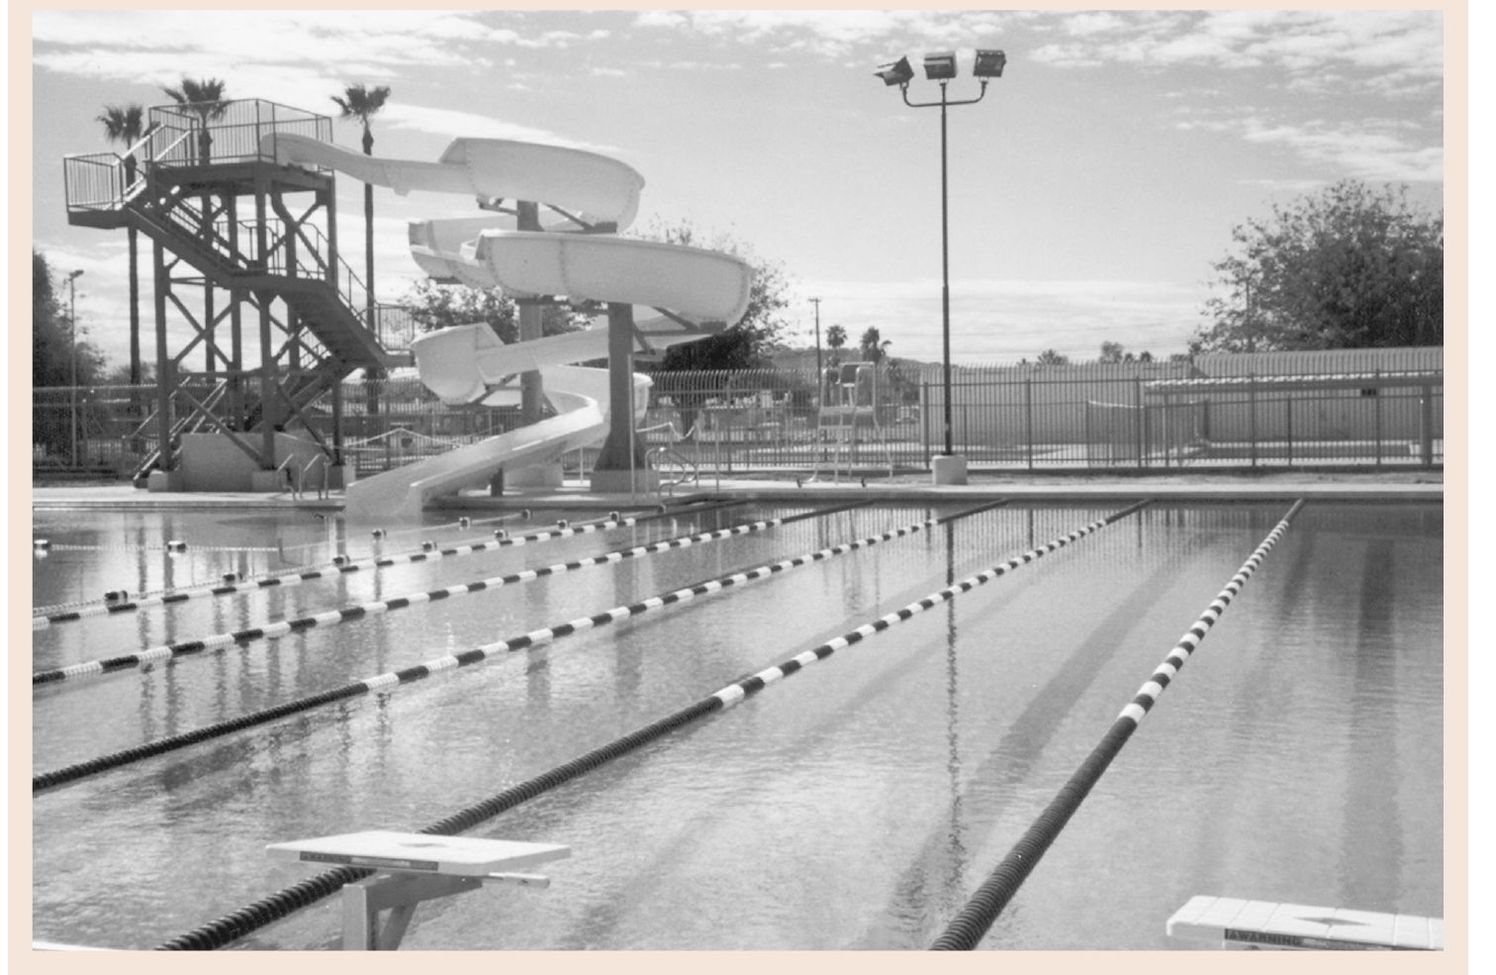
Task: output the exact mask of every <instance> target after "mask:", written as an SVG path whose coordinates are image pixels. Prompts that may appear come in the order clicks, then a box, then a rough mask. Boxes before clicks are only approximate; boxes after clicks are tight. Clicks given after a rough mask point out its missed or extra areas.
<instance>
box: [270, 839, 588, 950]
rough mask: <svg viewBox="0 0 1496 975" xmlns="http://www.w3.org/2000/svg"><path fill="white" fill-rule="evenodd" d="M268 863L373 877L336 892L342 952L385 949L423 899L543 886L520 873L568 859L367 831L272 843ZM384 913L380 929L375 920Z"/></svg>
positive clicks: (541, 879)
mask: <svg viewBox="0 0 1496 975" xmlns="http://www.w3.org/2000/svg"><path fill="white" fill-rule="evenodd" d="M266 849H267V850H268V851H269V853H270V855H271V856H272V857H275V858H277V859H281V860H296V861H299V862H303V863H326V864H336V865H338V866H351V867H366V868H368V869H371V870H376V871H379V872H378V873H376V874H375V875H374V876H372V877H368V878H366V879H364V880H360V881H356V882H354V883H351V884H348V885H346V886H344V887H343V948H344V950H353V951H373V950H392V949H395V948H398V947H400V940H401V939H402V938H403V937H404V936H405V930H406V928H407V927H408V926H409V925H410V920H411V917H412V916H413V915H414V914H415V909H416V905H417V904H419V903H420V902H421V901H424V900H432V899H434V898H437V897H448V896H451V895H453V894H460V893H463V892H464V891H469V890H477V889H478V888H479V887H482V886H483V885H484V884H486V883H502V884H516V885H519V886H522V887H548V886H550V878H549V877H545V876H541V875H538V874H533V873H515V872H514V871H515V870H521V869H525V868H529V867H534V866H537V865H539V864H541V863H547V862H549V861H551V860H559V859H562V858H564V857H568V856H570V855H571V848H570V847H566V846H558V845H556V844H553V843H519V842H514V841H512V840H490V839H480V838H476V837H470V836H431V835H427V834H425V833H399V832H391V831H386V830H369V831H366V832H362V833H343V834H340V835H337V836H320V837H316V838H314V839H309V840H293V841H291V842H287V843H272V844H270V846H268V847H266ZM385 910H387V911H389V912H390V913H389V917H388V918H387V919H386V920H385V923H384V924H383V925H382V926H381V925H380V923H379V913H380V912H381V911H385Z"/></svg>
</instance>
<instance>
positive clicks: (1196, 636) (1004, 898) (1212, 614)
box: [930, 498, 1304, 951]
mask: <svg viewBox="0 0 1496 975" xmlns="http://www.w3.org/2000/svg"><path fill="white" fill-rule="evenodd" d="M1303 506H1304V499H1302V498H1300V499H1299V500H1298V501H1296V502H1294V504H1293V507H1291V508H1289V509H1288V512H1287V513H1286V514H1285V515H1284V516H1283V518H1282V520H1281V521H1279V522H1278V524H1277V526H1276V527H1274V528H1273V530H1272V531H1271V532H1269V533H1268V535H1267V537H1266V538H1264V539H1263V540H1262V543H1261V544H1260V545H1258V546H1257V548H1256V550H1255V551H1253V552H1252V555H1251V557H1250V558H1248V559H1247V561H1246V562H1245V563H1243V564H1242V567H1241V568H1240V569H1238V570H1237V572H1236V575H1234V576H1232V577H1231V580H1230V581H1229V582H1228V583H1227V584H1226V588H1224V589H1222V590H1221V591H1220V593H1219V594H1218V595H1217V596H1216V597H1215V599H1213V600H1211V602H1210V605H1209V606H1208V607H1207V608H1206V609H1205V612H1203V613H1202V614H1200V617H1199V619H1197V620H1196V621H1195V623H1194V625H1193V626H1191V627H1190V628H1189V630H1187V631H1186V632H1185V634H1184V636H1182V637H1181V638H1180V639H1179V642H1178V643H1177V644H1176V645H1175V647H1174V649H1173V650H1171V651H1170V652H1169V655H1168V656H1167V657H1166V658H1164V662H1163V663H1161V664H1159V665H1158V667H1157V669H1155V670H1154V671H1153V675H1152V676H1151V677H1149V678H1148V680H1147V681H1146V682H1145V683H1144V684H1143V686H1142V687H1141V688H1139V690H1138V692H1137V694H1136V695H1135V696H1134V697H1133V699H1132V700H1131V701H1129V702H1128V703H1127V706H1126V707H1124V708H1123V709H1122V713H1121V714H1119V715H1117V718H1116V720H1115V721H1113V723H1112V726H1111V728H1110V729H1108V730H1107V732H1106V734H1105V735H1104V736H1103V737H1102V739H1101V741H1100V743H1099V744H1097V745H1096V747H1095V748H1094V749H1093V750H1092V751H1091V754H1090V755H1088V756H1087V757H1086V759H1085V761H1083V762H1082V763H1081V765H1080V767H1079V768H1077V769H1076V770H1075V772H1074V773H1073V774H1072V775H1071V776H1070V778H1069V780H1068V781H1066V783H1065V784H1064V785H1063V786H1061V787H1060V791H1059V792H1058V793H1057V794H1056V795H1055V797H1054V799H1052V800H1051V801H1050V803H1049V805H1048V806H1046V807H1045V808H1044V811H1043V812H1041V813H1040V814H1039V817H1038V818H1037V819H1035V820H1034V822H1033V824H1032V825H1030V826H1029V828H1028V830H1027V831H1025V832H1024V834H1023V836H1022V837H1021V838H1020V839H1019V840H1018V842H1017V843H1015V844H1014V845H1013V848H1012V849H1011V850H1010V851H1009V852H1008V855H1007V856H1005V857H1004V858H1003V859H1002V862H1000V863H999V864H998V865H997V867H996V868H995V869H994V870H993V871H992V873H991V874H990V875H989V876H988V878H987V880H986V881H985V882H984V883H983V884H982V886H981V887H979V888H978V889H977V890H976V892H975V893H973V894H972V896H971V898H970V899H969V900H968V901H967V902H966V904H965V906H964V907H962V908H961V910H960V911H959V912H958V913H957V915H956V917H955V918H954V919H952V921H951V922H950V924H949V925H947V926H946V929H945V930H944V931H943V932H942V933H941V934H940V936H939V937H938V938H936V939H935V941H934V943H933V944H931V946H930V947H931V949H932V950H935V951H971V950H973V949H975V948H976V946H977V945H978V944H979V943H980V942H981V940H982V938H983V937H985V936H986V934H987V931H988V930H989V929H990V928H991V927H992V924H993V922H994V921H996V920H997V917H998V915H999V914H1001V913H1002V910H1003V908H1004V907H1006V906H1007V904H1008V902H1009V901H1010V900H1012V898H1013V895H1015V894H1016V893H1018V888H1019V887H1021V886H1022V885H1023V882H1024V881H1025V880H1026V879H1028V876H1029V874H1030V873H1032V872H1033V869H1034V868H1035V867H1036V866H1038V865H1039V861H1040V860H1041V859H1042V858H1043V857H1044V854H1045V852H1046V851H1047V850H1048V849H1049V847H1050V844H1052V843H1053V842H1054V841H1055V839H1057V838H1058V837H1059V835H1060V832H1061V831H1062V830H1063V829H1064V828H1065V824H1066V823H1068V822H1069V821H1070V817H1071V816H1073V815H1074V814H1075V811H1076V810H1077V809H1079V808H1080V805H1081V803H1082V802H1084V801H1085V798H1086V796H1087V795H1088V794H1089V793H1090V791H1091V789H1092V787H1094V786H1095V785H1096V783H1097V781H1099V780H1100V779H1101V776H1102V774H1103V773H1104V772H1105V771H1106V770H1107V767H1108V766H1109V765H1111V763H1112V759H1114V758H1115V757H1116V756H1117V753H1118V752H1120V751H1121V750H1122V746H1123V745H1125V744H1126V743H1127V740H1128V738H1130V737H1131V736H1132V733H1133V732H1134V731H1136V730H1137V727H1138V725H1139V724H1141V723H1142V721H1143V718H1145V717H1147V715H1148V712H1149V710H1151V709H1152V707H1153V705H1154V703H1155V702H1156V701H1157V700H1158V697H1159V695H1160V694H1162V693H1163V692H1164V689H1165V688H1167V687H1168V686H1169V684H1170V682H1171V681H1172V680H1173V679H1174V678H1175V677H1176V676H1177V675H1178V674H1179V671H1180V669H1181V668H1182V667H1183V666H1184V664H1185V662H1186V661H1188V660H1189V658H1190V655H1191V654H1193V653H1194V652H1195V650H1196V649H1197V648H1198V647H1199V646H1200V641H1202V640H1204V639H1205V634H1207V633H1209V632H1210V629H1211V627H1213V626H1215V623H1216V620H1218V619H1220V618H1221V614H1222V613H1224V612H1225V611H1226V607H1228V606H1230V605H1231V601H1232V600H1233V599H1235V598H1236V595H1237V593H1239V592H1241V590H1242V587H1243V586H1245V585H1246V584H1247V580H1248V579H1250V578H1252V574H1253V573H1254V572H1256V571H1257V568H1258V566H1260V565H1261V564H1262V561H1263V559H1265V558H1266V557H1267V554H1268V552H1269V551H1271V550H1272V548H1273V546H1274V545H1276V544H1277V543H1278V540H1279V539H1280V538H1282V537H1283V533H1284V532H1286V531H1288V525H1289V523H1290V522H1291V521H1292V520H1293V518H1294V516H1295V515H1297V514H1298V513H1299V510H1300V509H1301V508H1303Z"/></svg>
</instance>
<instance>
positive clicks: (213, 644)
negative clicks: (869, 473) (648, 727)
mask: <svg viewBox="0 0 1496 975" xmlns="http://www.w3.org/2000/svg"><path fill="white" fill-rule="evenodd" d="M867 503H868V502H865V501H859V502H855V503H852V504H844V505H839V506H837V507H834V508H820V509H815V510H811V511H806V512H803V513H801V514H797V515H790V516H786V517H782V518H774V519H770V520H766V521H756V522H749V523H745V524H741V525H734V526H732V527H729V528H720V529H717V530H715V531H709V532H700V533H698V534H696V535H681V536H677V537H675V538H670V539H666V540H664V541H660V542H654V543H652V544H649V545H638V546H635V547H633V548H629V549H617V550H614V551H612V552H605V553H603V554H602V555H594V556H590V557H588V558H585V559H576V560H574V561H571V562H558V563H556V564H555V565H549V566H545V567H544V568H539V569H523V570H521V571H519V572H512V573H509V574H508V575H502V576H490V577H489V578H487V579H478V580H476V581H474V582H468V583H462V584H459V585H455V586H447V587H445V588H442V589H432V590H429V591H427V592H418V593H406V594H404V595H401V596H394V597H391V598H389V599H381V600H375V601H372V602H367V603H361V604H358V605H355V606H345V607H343V608H340V609H330V610H325V611H323V612H321V613H314V614H312V615H310V616H302V617H298V618H296V619H288V620H284V619H283V620H278V621H276V622H274V623H267V624H264V625H262V626H252V627H246V628H245V629H242V630H235V631H233V632H231V633H215V634H213V635H211V636H205V637H200V638H198V639H195V640H179V641H177V642H176V643H168V644H164V645H162V646H157V647H150V648H147V649H145V650H141V651H138V652H136V653H128V654H123V655H121V656H117V657H109V658H107V659H104V660H91V661H87V662H84V663H77V664H70V665H69V666H67V667H58V668H55V669H51V670H39V671H36V672H35V673H33V674H32V675H31V686H33V687H37V686H39V685H42V684H53V683H57V682H59V681H64V680H75V679H77V678H80V677H96V676H99V675H101V674H111V673H117V672H119V671H122V670H131V669H134V668H137V667H144V666H147V665H150V664H155V663H160V662H161V661H164V660H174V659H176V658H178V657H185V656H188V655H190V654H196V653H202V652H203V651H204V650H217V649H222V648H224V647H229V646H233V645H235V644H238V645H240V646H243V645H245V644H248V643H252V642H254V641H257V640H265V639H271V638H273V637H282V636H286V635H287V634H290V633H299V632H301V631H303V630H309V629H312V628H314V627H316V628H325V627H329V626H336V625H338V624H340V623H349V622H353V621H355V620H361V619H364V618H365V617H368V616H374V615H377V614H379V613H387V612H392V611H394V610H400V609H408V608H410V607H412V606H422V605H425V604H427V603H431V602H435V601H437V600H440V599H448V598H451V597H453V596H466V595H469V594H471V593H475V592H484V591H487V590H492V589H501V588H503V587H504V586H507V585H512V584H514V583H523V582H534V581H535V580H536V579H544V578H547V577H549V576H554V575H562V574H564V573H567V572H574V571H576V570H578V569H585V568H589V567H591V566H595V565H609V564H616V563H619V562H622V561H624V560H625V559H631V558H639V557H642V556H646V555H653V554H655V553H657V552H665V551H669V550H672V549H678V548H687V547H689V546H691V545H696V544H700V543H704V542H714V541H718V540H720V539H723V538H732V537H735V536H738V535H747V534H750V533H752V532H758V531H764V530H766V529H769V528H775V527H778V526H780V525H788V524H793V523H794V522H797V521H804V520H805V519H807V518H818V517H821V516H823V515H829V514H835V513H837V512H841V511H846V510H848V509H851V508H856V507H860V506H862V505H865V504H867Z"/></svg>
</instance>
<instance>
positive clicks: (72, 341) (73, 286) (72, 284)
mask: <svg viewBox="0 0 1496 975" xmlns="http://www.w3.org/2000/svg"><path fill="white" fill-rule="evenodd" d="M82 276H83V272H82V271H81V270H80V271H74V272H73V273H72V274H69V275H68V400H69V405H70V411H69V412H70V414H71V421H70V423H71V425H70V426H69V427H68V440H69V442H70V443H71V444H72V448H73V466H74V467H77V466H78V279H79V278H80V277H82Z"/></svg>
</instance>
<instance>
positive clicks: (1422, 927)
mask: <svg viewBox="0 0 1496 975" xmlns="http://www.w3.org/2000/svg"><path fill="white" fill-rule="evenodd" d="M1167 931H1168V933H1169V936H1170V937H1172V938H1179V939H1180V940H1183V941H1193V942H1196V943H1199V944H1208V945H1211V946H1214V947H1218V948H1236V949H1246V950H1254V949H1256V950H1261V949H1267V950H1277V951H1346V950H1349V951H1442V950H1443V948H1444V919H1443V918H1438V917H1424V916H1422V915H1418V914H1381V913H1377V912H1375V911H1357V910H1349V909H1347V908H1343V907H1309V906H1306V905H1303V904H1282V903H1277V902H1274V901H1252V900H1242V899H1241V898H1237V897H1216V896H1212V895H1209V894H1202V895H1200V896H1197V897H1192V898H1190V900H1189V902H1188V903H1187V904H1185V905H1184V906H1183V907H1181V908H1180V909H1179V910H1177V911H1175V912H1174V916H1173V917H1171V918H1169V922H1168V925H1167Z"/></svg>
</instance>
